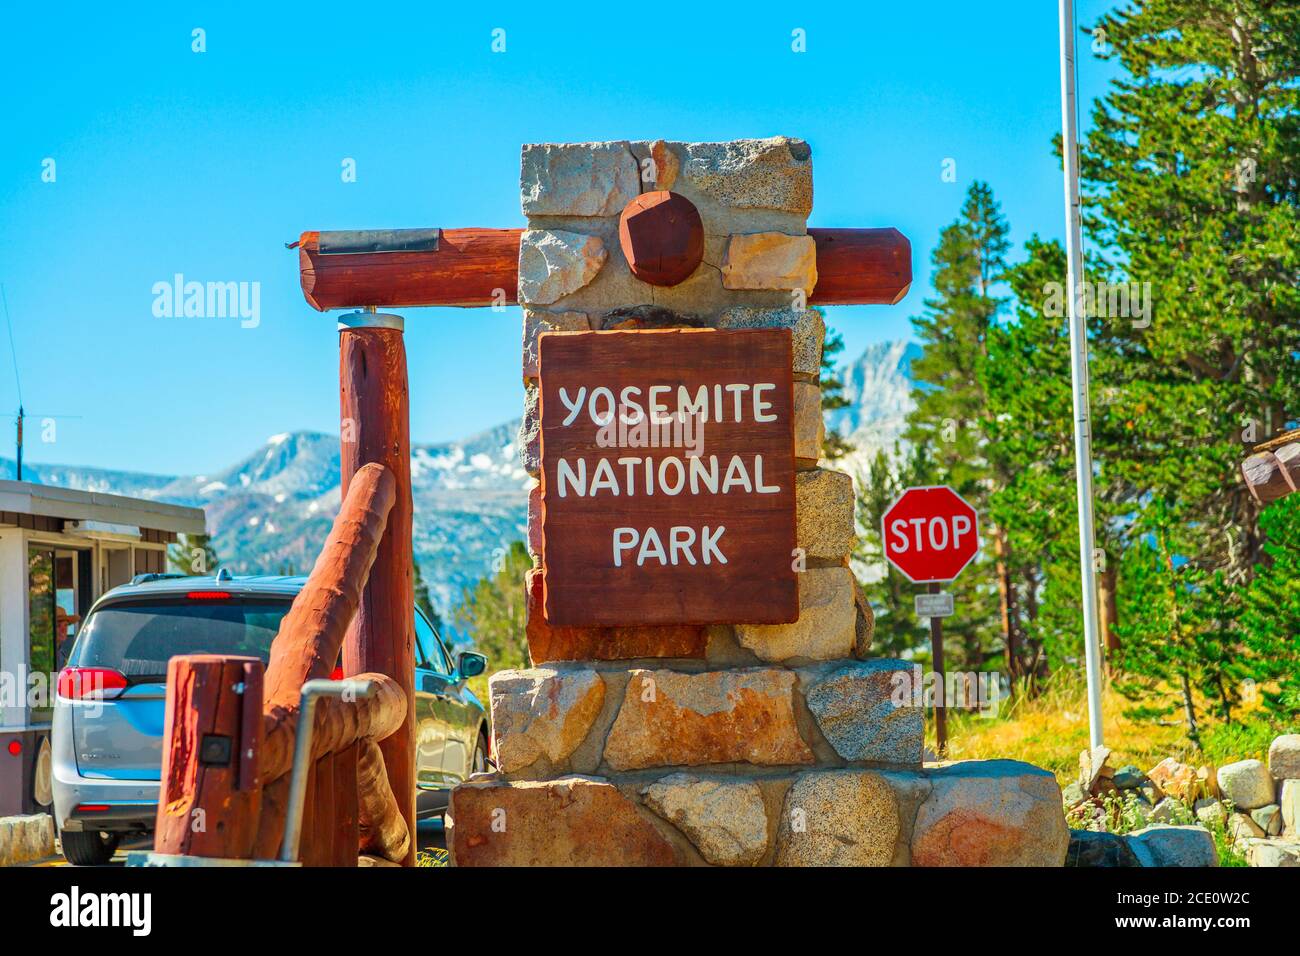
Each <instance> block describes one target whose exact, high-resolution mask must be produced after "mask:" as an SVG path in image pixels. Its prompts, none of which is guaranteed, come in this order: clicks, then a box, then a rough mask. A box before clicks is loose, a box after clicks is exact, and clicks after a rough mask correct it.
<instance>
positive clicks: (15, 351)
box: [0, 282, 23, 407]
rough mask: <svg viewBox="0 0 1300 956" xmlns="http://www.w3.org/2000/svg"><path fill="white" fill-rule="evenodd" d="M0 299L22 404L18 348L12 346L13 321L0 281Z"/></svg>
mask: <svg viewBox="0 0 1300 956" xmlns="http://www.w3.org/2000/svg"><path fill="white" fill-rule="evenodd" d="M0 300H3V302H4V307H5V325H6V326H8V327H9V354H10V356H11V357H12V358H13V360H14V384H15V385H17V386H18V405H19V407H21V406H22V404H23V380H22V379H21V378H20V377H19V375H18V349H16V348H15V347H14V323H13V320H12V319H10V318H9V296H7V295H6V294H5V286H4V283H3V282H0Z"/></svg>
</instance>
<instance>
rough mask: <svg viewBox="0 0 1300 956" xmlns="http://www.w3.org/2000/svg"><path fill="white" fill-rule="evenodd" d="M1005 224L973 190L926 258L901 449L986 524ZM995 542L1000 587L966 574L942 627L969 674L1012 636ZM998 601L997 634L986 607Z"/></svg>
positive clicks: (992, 476) (984, 566)
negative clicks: (984, 377)
mask: <svg viewBox="0 0 1300 956" xmlns="http://www.w3.org/2000/svg"><path fill="white" fill-rule="evenodd" d="M1007 231H1008V229H1007V224H1006V221H1005V220H1004V219H1003V217H1002V214H1001V212H1000V210H999V207H998V204H997V202H996V201H995V200H994V198H993V191H992V190H991V189H990V188H989V186H988V185H987V184H985V183H981V182H976V183H974V184H972V186H971V187H970V190H969V191H968V193H967V197H966V202H965V204H964V205H963V206H962V209H961V214H960V216H959V217H958V218H957V220H956V221H955V222H953V223H952V224H951V225H949V226H948V227H946V228H945V229H944V230H943V232H942V233H940V237H939V245H938V246H937V247H936V248H935V250H934V254H933V256H932V261H933V263H934V267H935V269H934V274H933V279H932V281H933V285H934V292H935V294H934V296H932V297H931V298H929V299H926V301H925V307H926V311H925V313H924V314H923V315H921V316H919V317H917V318H914V319H913V320H912V324H913V326H914V327H915V329H916V333H917V337H918V338H919V339H920V340H921V345H922V347H923V350H924V351H923V353H922V355H921V357H920V358H918V359H917V360H916V361H915V362H913V363H912V373H913V376H914V377H915V379H916V382H917V384H916V388H915V389H914V391H913V398H914V400H915V403H916V407H915V409H914V410H913V412H912V413H911V414H910V415H909V416H908V425H909V427H908V431H907V435H906V437H907V439H908V440H909V441H911V442H912V443H913V444H917V445H925V446H927V448H928V452H927V454H928V457H929V458H930V459H931V460H932V461H933V463H934V465H935V478H934V480H932V481H930V482H928V483H929V484H947V485H951V486H952V487H953V488H954V489H955V490H956V491H957V493H958V494H960V495H961V496H962V497H963V498H965V499H966V500H967V501H968V502H970V504H971V505H972V506H973V507H974V508H975V509H976V511H977V512H979V513H980V515H981V516H982V517H984V518H985V520H987V515H988V502H989V492H990V490H991V489H994V488H997V487H999V486H1000V485H1001V484H1002V481H1003V477H1004V476H1002V475H999V474H996V473H995V471H994V470H993V468H992V467H991V465H990V462H989V459H988V457H987V455H986V451H985V445H986V433H987V429H988V425H989V421H990V413H989V407H988V400H987V396H986V395H985V393H984V387H983V385H982V383H981V369H982V367H983V365H984V364H985V363H986V362H987V360H988V337H989V332H990V330H991V329H992V328H993V327H994V325H995V323H996V321H997V316H998V313H999V312H1000V311H1001V309H1002V307H1003V305H1004V303H1005V300H1004V299H1003V298H1001V297H999V296H998V295H996V294H995V293H994V287H995V286H996V285H997V284H998V283H1000V282H1001V281H1002V280H1003V277H1004V272H1005V270H1006V258H1005V257H1006V253H1007V249H1008V248H1009V245H1010V243H1009V241H1008V239H1007ZM984 530H985V534H986V540H989V539H991V540H992V541H993V548H992V550H993V552H994V561H993V570H994V572H995V575H996V576H997V579H998V581H999V587H998V588H997V589H996V590H995V591H990V589H989V588H988V587H987V584H986V581H987V578H988V575H987V573H986V572H987V570H988V569H989V566H990V561H989V558H988V556H987V555H985V556H983V557H981V559H980V560H979V562H978V563H976V564H974V565H972V566H971V567H968V568H967V569H966V571H965V573H964V575H963V577H962V578H959V579H958V581H957V582H955V584H954V586H953V591H954V596H955V600H956V602H957V604H958V611H957V613H956V615H955V616H954V617H952V618H949V619H948V621H946V622H945V637H947V636H948V635H951V637H952V638H953V639H954V641H955V642H956V643H958V644H959V645H960V649H961V654H962V656H961V658H960V659H961V660H962V661H963V663H964V665H965V667H966V668H967V669H971V670H979V669H982V667H983V665H984V658H985V652H986V650H987V649H988V647H989V645H990V644H991V643H992V635H993V633H995V632H996V631H999V630H1000V631H1001V634H1002V640H1003V643H1006V642H1007V641H1008V640H1009V639H1011V635H1012V634H1013V633H1014V627H1015V624H1014V619H1015V616H1016V610H1015V608H1014V605H1013V604H1009V599H1010V598H1011V590H1010V588H1009V587H1007V567H1008V562H1009V561H1010V560H1011V559H1010V557H1009V555H1008V554H1007V547H1006V535H1005V532H1004V530H1003V529H1002V528H1000V527H996V526H995V527H993V528H992V529H988V528H986V529H984ZM997 594H1000V595H1001V600H1000V602H999V603H1000V605H1001V612H1002V613H1001V619H1002V625H1001V627H999V625H998V624H997V623H996V622H997V618H998V614H997V612H996V611H994V609H993V604H992V602H993V601H995V600H998V598H997V597H995V596H994V595H997Z"/></svg>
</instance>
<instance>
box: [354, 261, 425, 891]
mask: <svg viewBox="0 0 1300 956" xmlns="http://www.w3.org/2000/svg"><path fill="white" fill-rule="evenodd" d="M387 254H388V255H394V254H396V255H400V254H401V253H387ZM339 405H340V408H341V413H340V417H341V420H342V422H343V423H344V426H343V440H342V444H341V446H340V449H341V450H340V459H341V464H342V473H343V474H342V479H343V493H344V495H347V494H348V493H349V492H350V490H351V487H352V484H353V482H355V481H356V480H357V479H358V477H359V476H360V475H361V474H362V473H363V472H364V471H365V466H366V464H367V463H369V462H378V463H380V464H382V465H383V466H384V467H385V468H386V469H387V470H388V471H389V472H391V473H392V475H393V478H394V479H395V482H396V492H397V493H396V499H395V500H394V502H393V506H392V510H391V511H390V512H389V513H388V524H387V526H386V527H385V529H384V536H383V538H382V539H381V541H380V543H379V550H378V552H377V553H376V555H375V562H374V564H373V565H372V566H371V568H370V575H369V577H368V578H367V580H366V586H365V590H364V592H363V593H362V596H361V603H360V605H359V606H358V609H357V615H356V617H355V618H354V619H353V621H352V625H351V627H350V628H349V629H348V635H347V638H346V640H345V641H344V644H343V672H344V674H347V675H349V676H350V675H354V674H360V673H363V672H372V673H379V674H387V675H389V676H390V677H392V678H393V679H394V680H395V681H396V682H397V684H398V686H399V687H400V688H401V690H402V693H403V695H404V696H405V698H406V700H405V706H406V715H405V719H404V720H403V722H402V725H401V727H400V728H399V729H398V730H397V731H396V732H394V733H392V734H390V735H388V736H387V737H386V738H385V739H384V740H383V742H382V743H381V744H380V749H381V750H382V751H383V754H384V767H385V770H386V772H387V775H388V784H389V786H390V787H391V788H392V791H393V793H394V795H395V797H396V800H397V804H398V807H399V808H400V809H401V812H402V818H403V819H404V820H405V821H406V825H407V829H408V830H410V831H411V832H412V833H413V832H415V591H414V585H415V581H414V568H413V562H414V559H415V556H414V551H413V549H412V543H411V519H412V505H411V436H410V420H411V415H410V395H409V392H408V390H407V379H406V347H405V344H404V343H403V341H402V332H401V331H400V330H399V329H395V328H379V327H363V328H355V327H354V328H347V329H344V330H342V331H341V332H340V333H339ZM403 862H404V863H405V864H406V865H407V866H414V865H415V848H414V845H412V846H411V848H410V849H409V850H408V852H407V855H406V859H405V860H404V861H403Z"/></svg>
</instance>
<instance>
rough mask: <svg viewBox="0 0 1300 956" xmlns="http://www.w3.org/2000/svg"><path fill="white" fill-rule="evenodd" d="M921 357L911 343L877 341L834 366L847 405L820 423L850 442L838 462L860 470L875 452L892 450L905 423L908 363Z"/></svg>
mask: <svg viewBox="0 0 1300 956" xmlns="http://www.w3.org/2000/svg"><path fill="white" fill-rule="evenodd" d="M920 356H921V347H920V346H919V345H917V344H916V343H915V342H908V341H897V342H878V343H876V344H875V345H869V346H867V348H866V350H865V351H864V352H863V353H862V355H861V356H859V357H858V359H857V361H855V362H853V363H852V364H851V365H848V366H846V367H844V368H841V369H840V380H841V381H842V382H843V383H844V397H845V398H846V399H848V401H849V405H848V406H847V407H845V408H837V409H833V410H831V411H829V412H827V413H826V427H827V428H834V429H836V430H838V431H839V432H840V434H841V435H843V436H844V437H845V438H847V439H848V441H849V443H850V444H852V445H853V453H852V455H850V456H849V461H848V462H845V463H841V465H840V466H839V467H841V468H846V470H848V471H851V472H854V473H859V474H861V473H865V472H866V469H867V466H868V464H869V463H870V462H871V459H872V458H874V457H875V455H876V452H877V451H878V450H879V449H881V448H883V449H885V450H886V451H892V449H893V447H894V442H896V441H898V440H899V439H900V438H901V437H902V435H903V431H904V430H905V429H906V427H907V415H908V413H909V412H910V411H911V410H912V384H913V379H912V362H913V361H915V360H916V359H918V358H920Z"/></svg>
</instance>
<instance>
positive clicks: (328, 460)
mask: <svg viewBox="0 0 1300 956" xmlns="http://www.w3.org/2000/svg"><path fill="white" fill-rule="evenodd" d="M518 427H519V426H518V422H510V423H507V424H504V425H499V426H497V427H496V428H492V429H489V430H488V431H485V432H481V433H479V434H477V435H473V436H471V437H469V438H466V439H464V440H462V441H458V442H448V443H446V444H441V445H414V446H413V447H412V449H411V491H412V497H413V499H414V505H415V521H414V539H415V541H414V543H415V554H416V560H417V561H419V563H420V571H421V573H422V574H423V576H424V579H425V581H426V582H427V583H428V585H429V590H430V592H431V596H432V597H433V600H434V603H435V604H436V605H437V606H438V609H439V611H440V612H443V613H444V614H445V613H446V612H447V610H448V609H449V608H451V607H453V606H454V605H455V604H456V603H457V602H458V601H459V599H460V594H461V589H462V588H463V587H466V586H468V585H470V584H473V582H474V581H476V580H477V579H478V578H480V577H482V576H483V574H484V573H485V572H486V571H487V570H488V569H489V568H490V567H491V565H492V560H493V557H494V552H496V550H497V549H499V548H508V547H509V546H510V543H511V542H512V541H517V540H520V539H521V538H523V537H524V535H525V534H526V533H527V487H528V475H527V474H526V473H525V472H524V470H523V469H522V468H521V467H520V466H519V458H518V455H517V454H516V453H515V433H516V431H517V429H518ZM13 474H14V466H13V462H12V461H10V460H8V459H0V475H3V477H6V478H12V477H13ZM23 477H24V478H25V479H27V480H28V481H37V482H40V483H42V484H50V485H62V486H64V487H68V488H81V489H85V490H88V491H102V492H111V493H115V494H122V495H132V496H137V497H141V498H153V499H161V500H166V501H171V502H175V503H177V504H185V505H196V506H200V507H202V508H204V509H205V510H206V511H207V516H208V529H209V530H210V531H211V532H212V535H213V547H214V548H215V550H216V553H217V555H218V557H219V558H220V559H221V560H222V563H223V564H225V565H226V566H227V567H229V568H230V569H231V571H233V572H235V573H236V574H241V573H259V572H260V573H272V574H274V573H281V572H285V573H297V574H305V573H307V572H308V571H310V570H311V566H312V563H313V562H314V561H315V559H316V554H317V553H318V552H319V550H320V546H321V544H322V543H323V542H324V540H325V536H326V534H328V533H329V528H330V525H331V523H332V522H333V520H334V516H335V514H337V513H338V508H339V440H338V436H336V435H324V434H320V433H318V432H296V433H293V434H283V435H274V436H272V437H271V438H270V439H268V440H267V442H266V444H265V445H263V446H262V447H261V448H259V449H258V450H257V451H256V452H254V453H253V454H252V455H249V456H248V457H247V458H245V459H244V460H243V461H241V462H239V463H237V464H235V465H233V466H232V467H230V468H228V469H226V470H224V471H221V472H219V473H216V474H211V475H193V476H186V477H171V476H166V475H147V474H140V473H136V472H127V471H111V470H107V469H102V468H83V467H75V466H67V465H42V464H32V463H25V464H24V466H23Z"/></svg>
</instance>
